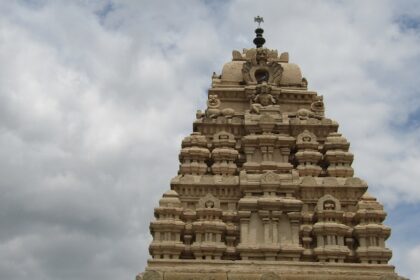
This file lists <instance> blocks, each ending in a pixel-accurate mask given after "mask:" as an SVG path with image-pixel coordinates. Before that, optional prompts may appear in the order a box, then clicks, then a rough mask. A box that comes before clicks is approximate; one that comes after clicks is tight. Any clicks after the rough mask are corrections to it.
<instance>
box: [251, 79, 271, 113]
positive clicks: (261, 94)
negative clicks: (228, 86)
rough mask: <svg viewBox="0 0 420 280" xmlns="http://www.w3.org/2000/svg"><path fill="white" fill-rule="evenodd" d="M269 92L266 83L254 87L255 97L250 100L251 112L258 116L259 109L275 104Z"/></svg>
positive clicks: (269, 89)
mask: <svg viewBox="0 0 420 280" xmlns="http://www.w3.org/2000/svg"><path fill="white" fill-rule="evenodd" d="M270 92H271V87H270V86H268V85H267V83H266V82H264V83H262V84H261V85H258V86H257V87H256V95H255V96H253V97H252V99H251V101H252V103H251V112H254V113H257V114H258V113H259V112H260V109H261V108H263V107H268V106H270V105H274V104H276V99H275V98H274V96H273V95H271V94H270Z"/></svg>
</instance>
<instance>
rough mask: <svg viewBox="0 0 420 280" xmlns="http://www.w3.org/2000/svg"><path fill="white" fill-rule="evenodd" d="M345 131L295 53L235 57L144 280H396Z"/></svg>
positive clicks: (155, 225)
mask: <svg viewBox="0 0 420 280" xmlns="http://www.w3.org/2000/svg"><path fill="white" fill-rule="evenodd" d="M337 131H338V124H337V122H335V121H333V120H331V119H329V118H327V117H325V111H324V102H323V97H322V96H320V95H318V94H317V93H316V92H315V91H311V90H308V82H307V80H306V79H305V78H303V77H302V74H301V71H300V68H299V67H298V66H297V65H296V64H293V63H289V55H288V53H280V54H279V53H278V52H277V50H270V49H267V48H264V47H259V48H251V49H245V50H243V51H242V52H239V51H233V53H232V61H231V62H228V63H226V64H225V65H224V67H223V70H222V73H221V75H217V74H214V75H213V77H212V85H211V88H210V89H209V91H208V102H207V108H206V110H204V111H198V112H197V114H196V120H195V121H194V124H193V132H192V133H191V135H189V136H187V137H186V138H185V139H184V140H183V141H182V149H181V152H180V155H179V160H180V168H179V173H178V175H177V176H176V177H175V178H173V179H172V181H171V190H170V191H168V192H166V193H165V194H164V195H163V198H162V199H161V201H160V202H159V207H158V208H156V209H155V216H156V220H155V221H153V222H152V223H151V225H150V230H151V233H152V235H153V242H152V244H151V246H150V254H151V256H152V260H150V261H149V265H148V268H147V272H146V274H144V275H143V279H379V278H380V277H391V278H386V279H398V278H395V277H397V276H396V274H395V273H394V270H393V267H392V266H390V265H387V263H388V261H389V259H390V258H391V256H392V253H391V250H389V249H387V248H386V246H385V240H386V239H387V238H388V237H389V235H390V229H389V227H387V226H384V225H383V224H382V222H383V220H384V219H385V216H386V214H385V212H384V211H383V207H382V205H381V204H380V203H379V202H377V201H376V199H375V198H373V197H372V196H370V195H368V194H367V193H366V190H367V187H368V186H367V184H366V182H364V181H363V180H362V179H359V178H358V177H355V176H354V171H353V168H352V167H351V164H352V162H353V154H352V153H351V152H349V146H350V144H349V142H348V141H347V140H346V138H344V137H343V136H342V135H341V134H340V133H338V132H337ZM293 275H294V276H293ZM305 275H306V276H305ZM205 277H210V278H205ZM281 277H285V278H281ZM299 277H302V278H299ZM305 277H306V278H305ZM308 277H309V278H308ZM317 277H319V278H317ZM329 277H330V278H329ZM346 277H348V278H346ZM392 277H394V278H392ZM381 279H385V278H381Z"/></svg>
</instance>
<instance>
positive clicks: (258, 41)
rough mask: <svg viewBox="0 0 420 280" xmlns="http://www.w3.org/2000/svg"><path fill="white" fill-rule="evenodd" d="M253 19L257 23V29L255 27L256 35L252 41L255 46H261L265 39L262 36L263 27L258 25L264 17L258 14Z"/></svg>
mask: <svg viewBox="0 0 420 280" xmlns="http://www.w3.org/2000/svg"><path fill="white" fill-rule="evenodd" d="M254 21H255V22H257V23H258V27H257V29H255V34H256V35H257V36H256V37H255V39H254V41H253V42H254V44H255V46H257V48H261V47H262V46H263V45H264V43H265V39H264V38H263V33H264V29H262V28H261V27H260V25H261V22H264V19H263V18H262V17H260V16H256V17H254Z"/></svg>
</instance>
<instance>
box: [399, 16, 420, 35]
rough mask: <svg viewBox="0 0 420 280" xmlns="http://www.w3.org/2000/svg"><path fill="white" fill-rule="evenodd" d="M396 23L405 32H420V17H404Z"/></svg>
mask: <svg viewBox="0 0 420 280" xmlns="http://www.w3.org/2000/svg"><path fill="white" fill-rule="evenodd" d="M396 23H397V24H398V27H399V28H400V30H401V31H403V32H408V31H415V32H419V31H420V16H412V15H402V16H400V17H398V18H397V19H396Z"/></svg>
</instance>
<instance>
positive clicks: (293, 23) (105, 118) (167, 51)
mask: <svg viewBox="0 0 420 280" xmlns="http://www.w3.org/2000/svg"><path fill="white" fill-rule="evenodd" d="M256 15H262V16H263V17H264V19H265V24H264V28H265V37H266V39H267V43H266V46H267V47H269V48H275V49H278V50H279V51H288V52H289V54H290V61H291V62H294V63H297V64H299V65H300V66H301V68H302V71H303V73H304V76H305V77H306V78H307V79H308V81H309V87H310V89H313V90H316V91H318V93H320V94H322V95H324V100H325V103H326V107H327V115H328V116H329V117H330V118H333V119H335V120H337V121H338V122H339V123H340V131H341V132H342V133H344V135H345V136H346V137H347V138H348V139H349V141H350V142H351V149H352V151H353V152H354V154H355V162H354V164H353V166H354V168H355V171H356V175H357V176H359V177H361V178H363V179H365V180H367V182H368V183H369V186H370V192H371V194H373V195H374V196H376V197H378V198H379V199H380V201H381V202H383V203H384V204H385V207H386V210H387V212H388V217H387V221H386V223H387V224H388V225H390V226H391V227H392V228H393V232H392V237H391V238H390V239H389V240H388V243H387V244H388V246H389V247H390V248H392V249H393V253H394V257H393V259H392V261H391V262H392V264H394V265H396V266H397V271H398V272H399V273H400V274H403V275H405V276H407V277H410V278H411V279H414V280H416V279H417V280H419V279H420V272H419V270H418V264H419V263H420V145H419V143H420V90H419V89H420V77H419V76H420V47H419V46H420V2H418V1H415V0H413V1H391V0H389V1H386V0H383V1H278V0H273V1H255V0H254V1H248V0H245V1H239V0H238V1H235V0H231V1H192V0H191V1H182V0H181V1H169V0H168V1H135V0H132V1H94V0H91V1H89V0H74V1H64V0H63V1H47V0H39V1H38V0H27V1H1V2H0V143H1V145H0V279H8V280H18V279H34V280H61V279H62V280H70V279H72V280H80V279H101V280H111V279H133V277H134V276H135V275H136V274H137V273H138V272H140V271H142V270H143V268H144V266H145V263H146V260H147V258H148V250H147V247H148V244H149V242H150V236H149V229H148V227H149V221H150V220H151V219H152V215H153V213H152V211H153V207H155V206H156V205H157V201H158V199H159V198H160V196H161V194H162V193H163V192H164V191H165V190H167V189H168V188H169V180H170V178H171V177H173V176H175V175H176V172H177V169H178V162H177V155H178V152H179V147H180V141H181V139H182V138H183V137H184V136H186V135H187V134H189V133H190V132H191V129H192V121H193V120H194V118H195V111H196V110H197V109H203V108H204V106H205V100H206V90H207V88H208V87H209V85H210V78H211V74H212V73H213V71H216V72H217V73H220V70H221V68H222V65H223V63H225V62H227V61H229V60H230V59H231V51H232V50H233V49H238V50H241V49H242V48H248V47H252V39H253V38H254V34H253V29H254V28H255V24H254V23H253V17H254V16H256Z"/></svg>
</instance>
